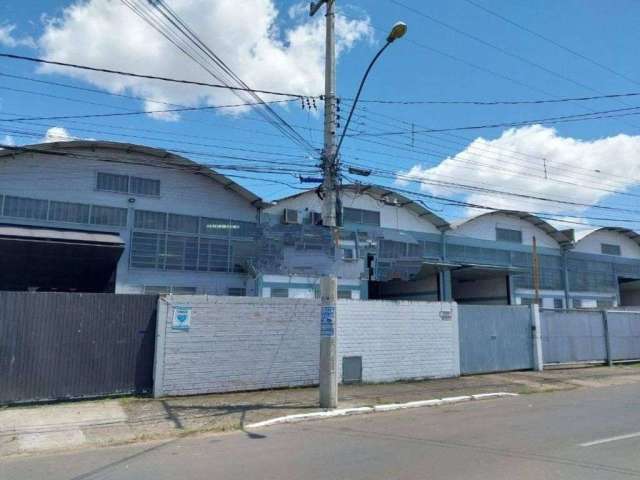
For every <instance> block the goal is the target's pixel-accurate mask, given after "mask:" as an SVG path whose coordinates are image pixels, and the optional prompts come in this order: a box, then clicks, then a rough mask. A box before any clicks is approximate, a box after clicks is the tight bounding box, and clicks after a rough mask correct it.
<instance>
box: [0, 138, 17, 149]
mask: <svg viewBox="0 0 640 480" xmlns="http://www.w3.org/2000/svg"><path fill="white" fill-rule="evenodd" d="M2 144H3V145H9V146H10V147H13V146H14V145H15V144H16V140H15V138H13V137H12V136H11V135H5V136H4V139H3V140H2Z"/></svg>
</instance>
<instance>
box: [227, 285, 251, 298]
mask: <svg viewBox="0 0 640 480" xmlns="http://www.w3.org/2000/svg"><path fill="white" fill-rule="evenodd" d="M227 295H229V296H230V297H246V296H247V289H246V288H239V287H229V288H228V289H227Z"/></svg>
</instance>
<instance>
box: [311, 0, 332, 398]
mask: <svg viewBox="0 0 640 480" xmlns="http://www.w3.org/2000/svg"><path fill="white" fill-rule="evenodd" d="M324 3H326V4H327V11H326V39H325V42H326V44H325V49H326V54H325V79H324V149H323V151H322V170H323V173H324V179H323V182H322V193H323V200H322V224H323V225H324V226H325V227H328V228H329V229H331V247H332V250H333V252H334V255H335V252H336V251H337V245H338V230H337V225H336V206H337V197H338V188H337V187H338V158H337V155H336V153H337V145H336V113H337V101H336V41H335V15H336V12H335V0H319V1H318V2H316V3H313V2H312V3H311V9H310V14H311V16H313V15H314V14H315V13H316V12H317V11H318V9H319V8H320V7H321V6H322V4H324ZM334 260H335V259H334ZM320 298H321V313H320V372H319V380H320V407H322V408H336V407H337V406H338V379H337V353H336V319H337V318H336V301H337V298H338V280H337V278H336V276H335V274H332V275H327V276H323V277H322V278H321V279H320Z"/></svg>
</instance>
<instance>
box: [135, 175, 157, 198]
mask: <svg viewBox="0 0 640 480" xmlns="http://www.w3.org/2000/svg"><path fill="white" fill-rule="evenodd" d="M129 193H132V194H134V195H154V196H156V197H158V196H160V180H152V179H150V178H140V177H131V178H130V179H129Z"/></svg>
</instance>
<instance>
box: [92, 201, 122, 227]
mask: <svg viewBox="0 0 640 480" xmlns="http://www.w3.org/2000/svg"><path fill="white" fill-rule="evenodd" d="M91 224H92V225H110V226H114V227H126V226H127V209H126V208H117V207H99V206H97V205H94V206H93V207H92V208H91Z"/></svg>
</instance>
